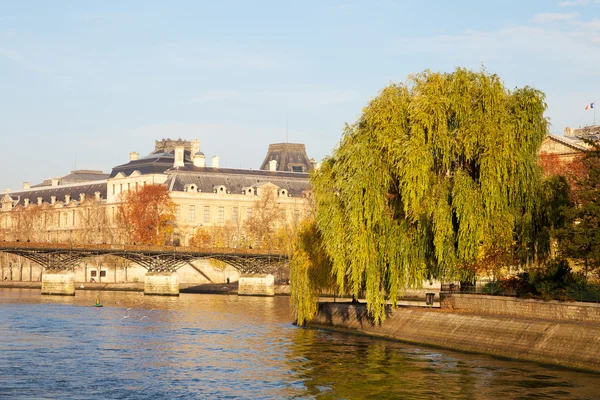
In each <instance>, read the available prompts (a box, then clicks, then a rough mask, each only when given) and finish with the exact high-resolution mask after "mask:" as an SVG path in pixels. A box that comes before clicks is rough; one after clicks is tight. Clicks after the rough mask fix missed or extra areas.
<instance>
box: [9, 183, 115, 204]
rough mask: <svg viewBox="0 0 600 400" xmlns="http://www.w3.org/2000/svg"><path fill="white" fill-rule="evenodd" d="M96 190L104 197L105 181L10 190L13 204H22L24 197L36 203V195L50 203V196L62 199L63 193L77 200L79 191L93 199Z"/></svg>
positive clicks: (57, 199)
mask: <svg viewBox="0 0 600 400" xmlns="http://www.w3.org/2000/svg"><path fill="white" fill-rule="evenodd" d="M96 192H100V196H101V198H102V199H106V181H93V182H86V183H82V184H72V185H58V186H44V187H36V188H31V189H25V190H19V191H17V192H10V193H8V195H9V196H10V197H12V199H13V201H14V203H13V205H14V206H17V205H23V204H24V200H25V199H29V202H30V203H31V204H36V203H37V199H38V197H41V198H42V201H43V202H44V203H50V202H51V197H52V196H55V197H56V201H64V200H65V195H69V196H71V199H72V200H79V195H80V194H81V193H83V194H85V197H86V199H93V198H94V195H95V193H96Z"/></svg>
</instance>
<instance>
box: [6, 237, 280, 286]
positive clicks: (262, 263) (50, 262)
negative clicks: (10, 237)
mask: <svg viewBox="0 0 600 400" xmlns="http://www.w3.org/2000/svg"><path fill="white" fill-rule="evenodd" d="M0 252H4V253H10V254H15V255H18V256H21V257H24V258H27V259H29V260H32V261H34V262H36V263H38V264H39V265H41V266H42V267H43V269H44V276H43V278H42V293H43V294H44V293H45V294H74V293H75V289H74V273H73V271H74V268H75V266H76V265H77V264H79V263H80V262H81V261H82V260H84V259H85V258H89V257H96V256H105V255H110V256H115V257H120V258H123V259H126V260H128V261H131V262H134V263H136V264H138V265H140V266H142V267H144V268H145V269H146V270H147V271H148V273H147V274H146V282H145V293H146V294H178V293H179V279H178V277H177V275H176V274H175V272H176V271H177V270H178V269H179V268H181V267H182V266H184V265H185V264H187V263H189V262H191V261H193V260H195V259H202V258H204V259H214V260H218V261H221V262H224V263H226V264H229V265H231V266H233V267H234V268H236V269H237V270H239V271H240V273H245V274H272V273H274V272H275V271H277V270H278V269H279V268H281V267H283V266H286V265H288V264H289V257H288V256H287V255H285V254H283V253H281V252H276V251H275V252H274V251H268V250H264V249H250V248H248V249H246V248H243V249H241V248H201V247H191V246H187V247H186V246H181V247H180V246H178V247H174V246H146V245H133V246H132V245H111V244H68V243H35V242H0ZM71 281H72V286H73V289H72V290H71V289H70V286H71ZM45 283H47V284H46V286H44V284H45ZM55 283H56V285H55ZM65 285H66V286H67V289H66V291H67V292H68V293H62V292H63V291H64V290H63V289H64V287H63V286H65ZM165 285H167V287H168V290H167V289H166V288H165V287H164V286H165ZM55 286H56V287H55ZM175 286H176V287H177V289H176V290H175ZM54 287H55V288H54ZM71 292H72V293H71ZM163 292H164V293H163ZM175 292H176V293H175Z"/></svg>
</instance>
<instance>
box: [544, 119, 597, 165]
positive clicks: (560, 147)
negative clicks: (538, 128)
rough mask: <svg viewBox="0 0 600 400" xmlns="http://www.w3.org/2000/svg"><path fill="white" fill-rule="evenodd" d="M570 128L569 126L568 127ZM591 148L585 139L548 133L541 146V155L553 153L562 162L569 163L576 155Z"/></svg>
mask: <svg viewBox="0 0 600 400" xmlns="http://www.w3.org/2000/svg"><path fill="white" fill-rule="evenodd" d="M567 129H569V128H567ZM588 148H589V145H587V144H586V143H585V142H584V141H582V140H580V139H578V138H577V137H573V136H570V137H569V136H557V135H552V134H550V133H549V134H547V135H546V138H545V139H544V141H543V142H542V146H541V147H540V151H539V153H540V155H544V154H551V155H555V156H556V157H557V158H558V162H559V163H560V164H563V165H564V164H568V163H570V162H572V161H573V160H574V159H575V157H576V156H577V155H579V154H581V153H582V152H584V151H586V150H587V149H588Z"/></svg>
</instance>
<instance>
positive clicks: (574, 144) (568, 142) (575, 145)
mask: <svg viewBox="0 0 600 400" xmlns="http://www.w3.org/2000/svg"><path fill="white" fill-rule="evenodd" d="M547 137H548V138H549V139H550V140H554V141H556V142H559V143H562V144H564V145H565V146H568V147H571V148H572V149H573V150H577V151H585V150H588V149H589V147H588V146H587V144H586V143H585V142H583V141H581V140H578V139H574V138H570V137H566V136H557V135H553V134H551V133H548V134H547Z"/></svg>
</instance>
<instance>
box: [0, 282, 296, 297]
mask: <svg viewBox="0 0 600 400" xmlns="http://www.w3.org/2000/svg"><path fill="white" fill-rule="evenodd" d="M0 288H16V289H40V290H41V288H42V282H40V281H34V282H29V281H1V282H0ZM75 290H76V291H77V290H96V291H98V290H100V291H102V290H105V291H117V292H143V291H144V282H121V283H112V282H110V283H105V282H77V283H76V284H75ZM179 291H180V293H197V294H237V293H238V284H237V282H232V283H205V284H197V283H180V284H179ZM289 294H290V286H289V285H275V295H276V296H279V295H282V296H286V295H289Z"/></svg>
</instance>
